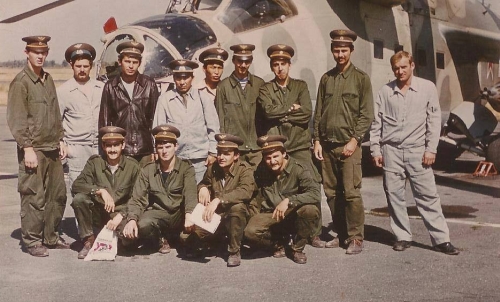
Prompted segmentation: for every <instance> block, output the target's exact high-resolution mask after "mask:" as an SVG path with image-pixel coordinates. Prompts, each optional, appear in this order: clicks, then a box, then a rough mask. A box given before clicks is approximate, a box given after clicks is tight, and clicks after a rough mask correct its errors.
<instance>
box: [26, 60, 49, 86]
mask: <svg viewBox="0 0 500 302" xmlns="http://www.w3.org/2000/svg"><path fill="white" fill-rule="evenodd" d="M24 73H26V75H27V76H28V77H29V78H30V79H31V80H32V81H33V83H36V82H37V81H41V82H45V80H46V79H47V77H48V76H49V73H48V72H45V70H44V69H43V68H42V69H41V77H39V76H38V75H37V74H36V73H35V72H34V71H33V70H32V69H31V68H30V67H29V65H28V64H26V66H25V67H24Z"/></svg>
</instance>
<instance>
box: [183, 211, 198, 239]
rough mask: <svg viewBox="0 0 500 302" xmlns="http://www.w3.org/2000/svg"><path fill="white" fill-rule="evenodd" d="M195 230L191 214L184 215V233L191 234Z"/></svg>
mask: <svg viewBox="0 0 500 302" xmlns="http://www.w3.org/2000/svg"><path fill="white" fill-rule="evenodd" d="M194 229H195V226H194V223H193V222H192V221H191V213H186V216H185V218H184V233H186V234H191V233H192V232H193V231H194Z"/></svg>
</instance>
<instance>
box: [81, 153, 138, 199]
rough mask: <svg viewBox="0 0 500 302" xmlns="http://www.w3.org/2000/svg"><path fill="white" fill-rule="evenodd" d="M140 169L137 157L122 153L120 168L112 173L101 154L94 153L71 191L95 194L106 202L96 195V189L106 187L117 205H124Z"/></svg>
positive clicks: (130, 194) (99, 197) (98, 197)
mask: <svg viewBox="0 0 500 302" xmlns="http://www.w3.org/2000/svg"><path fill="white" fill-rule="evenodd" d="M139 171H140V167H139V163H138V162H137V161H136V160H135V159H133V158H131V157H128V156H124V155H122V157H121V158H120V163H119V164H118V170H116V172H115V173H114V174H112V173H111V171H110V170H109V168H108V163H107V162H106V160H105V159H104V158H102V157H101V156H99V155H93V156H91V157H90V158H89V160H88V161H87V164H86V165H85V167H84V168H83V170H82V173H80V175H79V176H78V177H77V178H76V180H75V181H74V182H73V186H72V187H71V192H72V193H73V194H77V193H83V194H87V195H89V196H94V197H95V200H97V201H98V202H99V203H102V204H104V200H103V199H102V198H101V196H95V191H96V190H98V189H106V191H108V193H109V194H110V195H111V196H112V197H113V200H114V201H115V205H116V206H119V205H124V204H126V203H127V202H128V200H129V199H130V197H131V196H132V189H133V188H134V184H135V181H136V179H137V177H138V175H139Z"/></svg>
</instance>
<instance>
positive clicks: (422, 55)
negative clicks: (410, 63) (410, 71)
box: [417, 49, 427, 66]
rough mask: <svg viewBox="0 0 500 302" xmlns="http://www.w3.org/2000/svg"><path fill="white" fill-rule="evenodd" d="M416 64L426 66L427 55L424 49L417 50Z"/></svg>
mask: <svg viewBox="0 0 500 302" xmlns="http://www.w3.org/2000/svg"><path fill="white" fill-rule="evenodd" d="M417 64H418V66H427V54H426V52H425V49H418V50H417Z"/></svg>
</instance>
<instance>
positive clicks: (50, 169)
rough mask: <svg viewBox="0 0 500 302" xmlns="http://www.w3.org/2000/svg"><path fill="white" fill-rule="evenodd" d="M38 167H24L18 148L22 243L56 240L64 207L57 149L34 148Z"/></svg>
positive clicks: (64, 199) (60, 166)
mask: <svg viewBox="0 0 500 302" xmlns="http://www.w3.org/2000/svg"><path fill="white" fill-rule="evenodd" d="M36 156H37V159H38V167H37V168H36V169H29V170H28V169H27V168H26V166H25V164H24V151H23V150H20V149H18V162H19V183H18V192H19V193H20V195H21V213H20V214H21V234H22V242H23V244H24V246H25V247H31V246H34V245H37V244H40V243H42V242H43V243H44V244H47V245H54V244H56V242H57V240H58V239H59V234H58V229H59V224H60V223H61V220H62V217H63V215H64V209H65V207H66V183H65V182H64V172H63V167H62V163H61V160H60V158H59V149H57V150H53V151H36Z"/></svg>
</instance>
